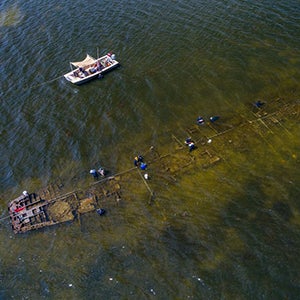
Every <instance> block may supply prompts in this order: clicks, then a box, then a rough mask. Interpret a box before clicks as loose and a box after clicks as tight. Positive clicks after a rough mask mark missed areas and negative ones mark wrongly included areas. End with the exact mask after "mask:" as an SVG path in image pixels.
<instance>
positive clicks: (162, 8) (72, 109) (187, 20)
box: [0, 0, 300, 299]
mask: <svg viewBox="0 0 300 300" xmlns="http://www.w3.org/2000/svg"><path fill="white" fill-rule="evenodd" d="M299 19H300V5H299V1H286V2H285V3H282V1H260V2H258V1H225V2H224V1H188V2H183V1H173V2H172V3H171V2H170V3H168V2H163V1H148V2H144V1H127V2H122V1H121V2H114V1H113V2H109V1H101V2H99V1H89V2H88V3H84V4H83V3H82V2H80V1H72V2H69V1H67V2H66V3H63V4H62V3H61V2H59V1H52V2H51V3H50V2H49V3H46V2H45V1H33V0H32V1H26V3H22V2H20V1H3V2H1V4H0V38H1V41H2V42H1V44H0V53H1V57H0V73H1V82H0V87H1V88H0V95H1V106H0V112H1V118H0V134H1V135H0V137H1V146H0V154H1V155H0V157H1V168H0V182H1V184H0V197H1V198H0V207H1V216H2V217H3V218H5V216H6V215H7V203H8V202H9V201H10V200H11V199H13V198H14V197H16V196H18V195H19V194H20V193H21V192H22V191H23V190H24V189H27V190H29V191H34V190H36V189H38V188H39V187H41V186H45V185H47V184H49V183H50V182H53V181H55V180H57V179H58V178H60V179H61V180H62V181H63V182H64V183H65V188H66V190H73V189H76V188H78V187H84V186H86V185H87V183H92V179H91V178H89V174H88V171H89V170H90V168H93V167H97V166H98V165H99V164H101V165H104V166H105V167H106V168H107V169H109V171H110V172H111V174H115V173H118V172H121V171H124V170H127V169H129V168H131V167H132V165H133V157H134V156H135V155H136V154H137V153H145V152H146V151H148V149H149V147H150V146H151V145H154V146H155V147H156V149H157V150H158V151H159V153H160V154H161V155H164V154H167V153H170V152H172V153H173V152H174V149H176V147H177V146H178V144H177V143H176V141H175V140H174V136H175V137H176V138H177V139H179V140H180V141H184V139H185V138H186V137H187V136H188V135H189V132H188V131H187V128H190V127H191V126H193V125H194V124H195V121H196V119H197V117H198V115H202V116H203V117H204V118H205V119H207V118H208V117H209V116H211V115H220V116H221V119H220V122H219V123H217V124H216V125H214V129H211V128H209V127H208V125H205V126H204V127H203V128H202V129H203V134H204V135H206V136H208V137H210V136H213V135H214V134H215V133H216V132H215V130H216V131H223V130H226V129H227V128H228V129H229V128H231V127H230V126H231V125H237V124H238V123H239V122H246V121H247V120H253V119H255V116H254V115H253V112H252V109H253V108H252V105H251V103H253V102H255V101H256V100H257V99H262V100H263V101H265V102H266V104H267V106H266V109H267V110H270V111H272V105H273V104H274V103H275V102H276V101H275V99H277V98H282V99H283V101H282V103H299V94H300V93H299V79H300V73H299V66H300V63H299V52H300V34H299V32H300V30H299V29H300V28H299ZM97 48H99V51H100V53H101V54H102V53H106V52H107V51H113V52H115V53H116V55H117V59H118V60H119V61H120V63H121V67H120V68H119V69H117V70H115V71H113V72H111V73H109V74H107V75H106V76H105V78H104V79H103V80H95V81H93V82H91V83H89V84H87V85H84V86H81V87H76V86H72V85H70V84H68V83H67V82H66V81H64V79H63V78H62V77H61V75H62V74H64V73H65V72H67V71H68V68H69V61H74V60H80V59H81V58H82V59H83V58H84V57H85V54H86V53H89V54H92V55H94V56H96V52H97ZM282 105H284V104H282ZM172 137H173V138H172ZM299 137H300V136H299V112H298V114H295V115H294V116H293V117H291V116H288V117H283V119H282V120H281V122H280V123H279V124H277V125H274V124H273V126H272V127H270V128H269V129H268V128H266V127H265V126H264V125H263V124H261V123H259V124H258V125H257V127H255V126H254V125H253V126H252V125H251V126H250V125H249V126H245V127H242V128H237V130H232V131H229V132H228V133H227V134H224V135H220V136H218V137H216V138H212V143H211V144H206V145H201V144H200V143H199V144H198V146H199V147H198V149H197V150H196V151H195V152H192V153H191V159H192V158H194V163H193V164H192V165H189V167H183V168H182V169H181V170H180V172H178V173H176V174H175V175H174V176H175V179H176V181H174V177H159V176H162V174H164V173H163V172H162V173H160V170H159V169H157V168H158V166H157V165H155V166H152V167H151V166H149V174H150V175H151V180H150V181H149V185H150V187H151V189H152V190H153V191H154V192H155V195H156V197H155V200H154V201H153V202H151V205H149V191H148V190H147V188H146V186H145V185H144V184H143V182H142V181H141V180H140V177H139V175H138V173H132V177H131V179H130V180H129V181H128V186H126V193H125V195H126V197H124V199H123V200H122V201H121V202H120V203H118V204H117V203H114V202H109V203H105V205H106V207H107V210H108V213H107V215H106V216H105V217H103V218H99V216H97V215H96V214H93V213H91V214H87V215H84V216H82V218H81V220H80V222H74V223H70V224H63V225H61V226H58V227H54V228H48V229H45V230H40V231H36V232H31V233H28V234H25V235H13V233H12V230H11V229H10V225H9V222H8V220H7V219H4V220H3V221H1V226H0V264H1V267H0V283H1V284H0V287H1V288H0V298H3V299H10V298H18V299H40V298H46V299H90V298H101V299H102V298H106V299H148V298H155V297H156V298H158V299H220V298H221V299H222V298H223V299H284V298H287V299H297V298H298V295H299V289H300V288H299V285H300V282H299V279H298V278H299V271H298V270H299V267H300V266H299V260H298V259H297V257H298V249H299V246H300V245H299V243H300V239H299V232H300V230H299V224H300V217H299V204H298V198H299V171H298V169H299V146H300V145H299V144H300V139H299ZM184 150H185V149H184ZM184 150H182V151H184ZM204 150H208V151H209V152H210V153H213V154H215V155H217V156H218V157H220V158H221V160H220V162H218V163H217V164H215V165H213V166H211V167H208V168H207V167H205V166H204V164H205V163H204V160H205V157H206V156H205V155H202V156H201V155H200V153H202V152H203V151H204ZM146 157H147V156H146ZM166 161H168V160H166ZM173 162H174V161H173ZM184 163H185V161H184ZM170 167H172V161H170ZM162 168H163V166H162V167H161V169H162Z"/></svg>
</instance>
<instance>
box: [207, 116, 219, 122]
mask: <svg viewBox="0 0 300 300" xmlns="http://www.w3.org/2000/svg"><path fill="white" fill-rule="evenodd" d="M219 119H220V117H219V116H212V117H210V118H209V121H210V122H211V123H214V122H216V121H217V120H219Z"/></svg>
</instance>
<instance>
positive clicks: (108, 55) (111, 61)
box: [106, 52, 113, 66]
mask: <svg viewBox="0 0 300 300" xmlns="http://www.w3.org/2000/svg"><path fill="white" fill-rule="evenodd" d="M106 56H107V58H106V65H107V66H109V65H111V64H112V63H113V60H112V58H111V53H110V52H109V53H107V55H106Z"/></svg>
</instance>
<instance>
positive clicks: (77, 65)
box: [64, 53, 119, 85]
mask: <svg viewBox="0 0 300 300" xmlns="http://www.w3.org/2000/svg"><path fill="white" fill-rule="evenodd" d="M70 65H71V71H70V72H68V73H66V74H65V75H64V77H65V79H66V80H68V81H69V82H71V83H73V84H76V85H81V84H83V83H86V82H88V81H90V80H92V79H95V78H101V77H102V76H103V74H105V73H107V72H109V71H111V70H112V69H114V68H116V67H118V66H119V62H118V61H117V60H116V56H115V54H112V53H107V54H106V55H104V56H102V57H99V58H97V59H96V58H94V57H92V56H91V55H89V54H87V55H86V58H85V59H84V60H82V61H78V62H70Z"/></svg>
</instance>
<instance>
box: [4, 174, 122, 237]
mask: <svg viewBox="0 0 300 300" xmlns="http://www.w3.org/2000/svg"><path fill="white" fill-rule="evenodd" d="M119 188H120V187H119V185H118V184H116V179H115V178H114V177H110V178H107V179H106V180H105V181H104V182H102V183H99V184H97V186H94V187H93V189H92V190H88V191H86V192H83V191H73V192H70V193H67V194H62V195H60V194H59V193H60V191H59V190H58V189H57V190H56V191H54V189H53V187H51V188H45V189H42V190H40V191H39V192H37V193H31V194H27V195H21V196H20V197H18V198H16V199H14V200H12V201H11V202H10V203H9V204H8V212H9V216H10V220H11V226H12V229H13V231H14V233H23V232H26V231H29V230H33V229H39V228H43V227H48V226H52V225H56V224H59V223H64V222H68V221H73V220H74V219H76V218H78V217H79V216H80V215H81V214H84V213H87V212H91V211H95V210H96V209H97V208H99V203H98V202H99V200H103V199H104V198H106V197H108V196H112V195H115V196H116V197H117V199H119V197H120V196H119V193H118V190H119ZM108 191H109V192H108Z"/></svg>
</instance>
